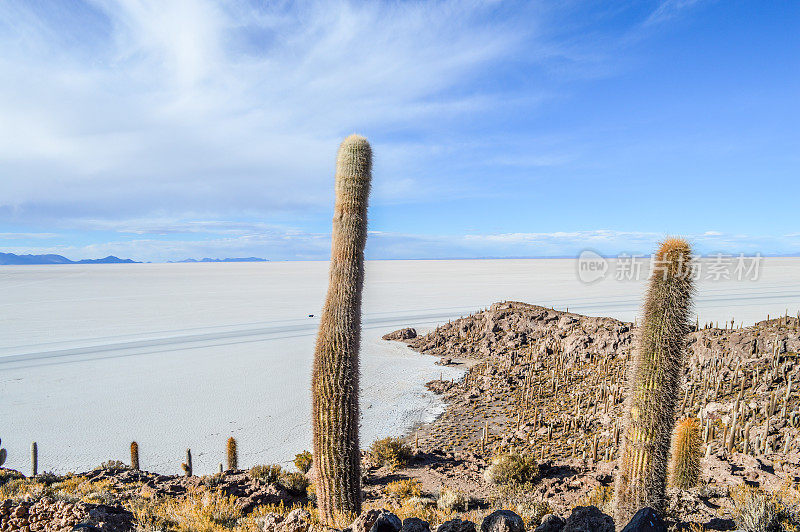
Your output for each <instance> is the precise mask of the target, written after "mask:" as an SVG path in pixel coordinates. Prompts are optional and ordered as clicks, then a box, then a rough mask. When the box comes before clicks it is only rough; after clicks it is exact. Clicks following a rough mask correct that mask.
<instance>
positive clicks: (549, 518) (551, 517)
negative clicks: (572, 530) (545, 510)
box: [535, 514, 565, 532]
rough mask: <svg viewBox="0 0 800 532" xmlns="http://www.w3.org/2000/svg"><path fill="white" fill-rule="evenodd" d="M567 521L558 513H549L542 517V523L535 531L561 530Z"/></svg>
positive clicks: (555, 531)
mask: <svg viewBox="0 0 800 532" xmlns="http://www.w3.org/2000/svg"><path fill="white" fill-rule="evenodd" d="M564 523H565V521H564V520H563V519H561V518H560V517H559V516H557V515H556V514H547V515H546V516H544V517H543V518H542V524H540V525H539V526H537V527H536V530H535V532H561V529H562V528H564Z"/></svg>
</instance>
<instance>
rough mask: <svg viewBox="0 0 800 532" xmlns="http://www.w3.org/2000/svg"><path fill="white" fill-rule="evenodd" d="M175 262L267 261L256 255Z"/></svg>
mask: <svg viewBox="0 0 800 532" xmlns="http://www.w3.org/2000/svg"><path fill="white" fill-rule="evenodd" d="M177 262H267V259H260V258H258V257H238V258H233V259H209V258H205V259H200V260H197V259H184V260H179V261H177Z"/></svg>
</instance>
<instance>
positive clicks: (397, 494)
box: [384, 478, 422, 499]
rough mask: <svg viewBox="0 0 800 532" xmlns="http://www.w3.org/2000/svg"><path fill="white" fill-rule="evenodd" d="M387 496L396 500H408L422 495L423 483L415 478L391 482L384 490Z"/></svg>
mask: <svg viewBox="0 0 800 532" xmlns="http://www.w3.org/2000/svg"><path fill="white" fill-rule="evenodd" d="M384 491H385V493H386V495H388V496H389V497H394V498H395V499H407V498H409V497H419V496H421V495H422V483H421V482H420V481H419V480H417V479H414V478H409V479H404V480H395V481H394V482H389V483H388V484H387V485H386V488H385V489H384Z"/></svg>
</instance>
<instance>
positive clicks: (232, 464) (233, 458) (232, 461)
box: [227, 436, 239, 471]
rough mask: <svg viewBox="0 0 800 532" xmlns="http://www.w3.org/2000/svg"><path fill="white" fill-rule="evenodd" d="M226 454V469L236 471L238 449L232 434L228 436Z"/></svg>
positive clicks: (237, 466) (237, 467)
mask: <svg viewBox="0 0 800 532" xmlns="http://www.w3.org/2000/svg"><path fill="white" fill-rule="evenodd" d="M227 455H228V471H236V470H237V469H239V451H238V450H237V446H236V438H234V437H233V436H231V437H230V438H228V445H227Z"/></svg>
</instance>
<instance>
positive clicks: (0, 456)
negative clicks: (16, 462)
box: [0, 440, 8, 467]
mask: <svg viewBox="0 0 800 532" xmlns="http://www.w3.org/2000/svg"><path fill="white" fill-rule="evenodd" d="M0 443H3V441H2V440H0ZM7 457H8V453H7V452H6V450H5V449H2V448H0V467H2V466H3V464H5V463H6V458H7Z"/></svg>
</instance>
